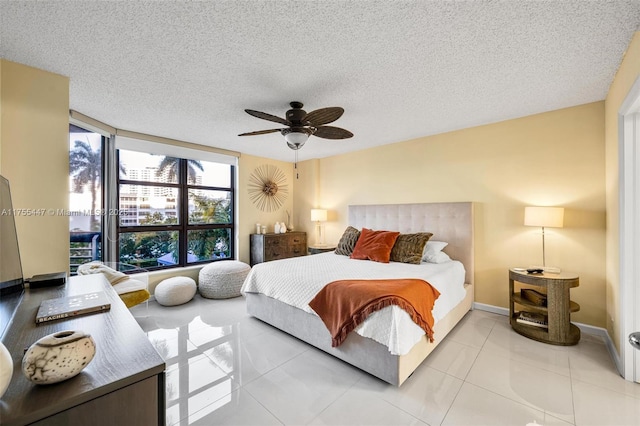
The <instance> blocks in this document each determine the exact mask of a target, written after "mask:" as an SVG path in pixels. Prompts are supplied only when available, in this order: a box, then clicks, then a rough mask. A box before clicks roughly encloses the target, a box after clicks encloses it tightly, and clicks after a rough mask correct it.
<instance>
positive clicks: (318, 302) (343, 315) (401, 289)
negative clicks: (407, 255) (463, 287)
mask: <svg viewBox="0 0 640 426" xmlns="http://www.w3.org/2000/svg"><path fill="white" fill-rule="evenodd" d="M439 296H440V292H438V290H436V289H435V288H434V287H433V286H431V284H429V283H428V282H426V281H424V280H420V279H414V278H406V279H397V280H396V279H390V280H340V281H333V282H331V283H329V284H327V285H326V286H325V287H324V288H323V289H322V290H320V291H319V292H318V294H316V296H315V297H314V298H313V300H311V302H309V306H310V307H311V308H312V309H313V310H314V311H315V312H316V313H317V314H318V316H319V317H320V318H321V319H322V321H323V322H324V324H325V325H326V327H327V329H328V330H329V332H330V333H331V346H333V347H336V346H339V345H340V344H342V342H344V340H345V339H346V338H347V336H348V335H349V333H351V332H352V331H353V330H354V329H355V328H356V327H358V325H360V324H361V323H362V322H364V320H366V319H367V317H368V316H369V315H370V314H372V313H373V312H376V311H378V310H380V309H382V308H385V307H387V306H391V305H396V306H398V307H400V308H402V309H403V310H405V311H406V312H407V313H408V314H409V315H410V316H411V319H412V320H413V321H414V322H415V323H416V324H417V325H418V326H420V327H421V328H422V329H423V330H424V332H425V333H426V335H427V337H428V338H429V341H430V342H433V324H434V319H433V315H432V314H431V311H432V310H433V305H434V304H435V301H436V299H437V298H438V297H439Z"/></svg>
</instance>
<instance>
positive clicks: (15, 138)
mask: <svg viewBox="0 0 640 426" xmlns="http://www.w3.org/2000/svg"><path fill="white" fill-rule="evenodd" d="M0 64H1V68H0V81H1V83H0V84H1V86H0V87H1V89H2V91H1V95H0V97H1V99H0V105H1V118H0V122H1V123H2V124H1V127H0V159H1V162H0V172H1V173H2V175H3V176H5V177H6V178H7V179H9V181H10V184H11V192H12V199H13V207H14V209H44V214H43V215H41V216H24V215H19V216H17V217H16V228H17V231H18V240H19V244H20V252H21V253H20V254H21V257H22V266H23V273H24V276H25V277H31V276H33V275H35V274H40V273H48V272H59V271H67V270H68V269H69V218H68V217H67V216H59V215H55V214H51V213H49V212H48V210H49V209H54V210H56V209H67V208H68V206H69V199H68V191H69V189H68V186H69V118H68V117H69V79H68V78H67V77H64V76H61V75H58V74H52V73H50V72H46V71H42V70H38V69H35V68H31V67H28V66H25V65H21V64H17V63H14V62H9V61H6V60H0Z"/></svg>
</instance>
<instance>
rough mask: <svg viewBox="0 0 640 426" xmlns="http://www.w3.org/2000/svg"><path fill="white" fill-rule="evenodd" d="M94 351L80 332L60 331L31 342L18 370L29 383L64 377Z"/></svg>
mask: <svg viewBox="0 0 640 426" xmlns="http://www.w3.org/2000/svg"><path fill="white" fill-rule="evenodd" d="M95 354H96V343H95V342H94V341H93V338H92V337H91V336H90V335H89V334H87V333H85V332H83V331H78V330H77V331H72V330H69V331H60V332H58V333H53V334H49V335H48V336H44V337H43V338H42V339H40V340H38V341H37V342H35V343H34V344H33V345H31V347H30V348H29V349H28V350H27V352H26V353H25V354H24V357H23V358H22V372H23V373H24V375H25V376H27V379H29V380H31V381H32V382H33V383H37V384H41V385H48V384H51V383H58V382H61V381H63V380H67V379H70V378H72V377H73V376H75V375H77V374H78V373H80V372H81V371H82V369H84V368H85V367H86V366H87V365H88V364H89V363H90V362H91V360H92V359H93V356H94V355H95Z"/></svg>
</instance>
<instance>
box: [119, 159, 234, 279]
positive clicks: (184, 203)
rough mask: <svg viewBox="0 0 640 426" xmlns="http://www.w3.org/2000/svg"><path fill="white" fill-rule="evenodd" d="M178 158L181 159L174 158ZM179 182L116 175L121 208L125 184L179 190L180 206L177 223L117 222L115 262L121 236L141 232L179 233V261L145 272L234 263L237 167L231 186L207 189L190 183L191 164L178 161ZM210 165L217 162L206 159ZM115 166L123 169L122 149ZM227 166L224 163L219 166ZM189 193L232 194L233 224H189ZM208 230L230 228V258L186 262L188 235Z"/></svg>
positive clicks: (232, 170) (151, 267) (231, 219)
mask: <svg viewBox="0 0 640 426" xmlns="http://www.w3.org/2000/svg"><path fill="white" fill-rule="evenodd" d="M173 158H178V157H173ZM178 160H179V164H178V182H177V183H165V182H150V181H140V180H132V179H121V177H120V173H119V172H117V173H116V174H115V176H116V188H115V191H116V196H117V200H118V206H116V208H119V203H120V188H121V186H122V185H137V186H148V187H163V188H176V189H177V191H178V194H177V200H176V203H177V204H178V209H177V210H178V217H179V221H178V222H179V223H178V224H163V225H135V226H122V225H121V224H120V220H119V217H118V220H116V235H117V238H116V241H115V243H114V244H115V253H116V259H118V261H120V235H121V234H123V233H139V232H163V231H169V232H174V231H175V232H178V259H177V260H178V261H177V263H175V264H173V265H156V266H149V267H146V266H145V267H144V269H146V270H150V271H155V270H167V269H175V268H184V267H188V266H196V265H204V264H207V263H211V262H217V261H222V260H235V259H236V247H235V232H236V223H235V222H236V178H235V167H236V166H234V165H233V164H228V166H229V174H230V176H229V187H220V186H208V185H197V184H196V183H192V184H191V183H189V182H188V161H189V160H190V159H187V158H178ZM203 161H207V162H209V163H216V162H215V161H210V160H203ZM115 163H116V165H117V167H118V168H119V167H120V149H116V162H115ZM218 164H225V163H218ZM190 190H207V191H222V192H228V193H229V194H230V197H229V203H230V208H231V214H230V222H228V223H208V224H207V223H205V224H203V223H199V224H189V191H190ZM208 229H228V230H229V231H228V232H229V257H225V258H221V259H207V260H199V261H196V262H187V254H188V242H189V241H188V233H189V231H198V230H208Z"/></svg>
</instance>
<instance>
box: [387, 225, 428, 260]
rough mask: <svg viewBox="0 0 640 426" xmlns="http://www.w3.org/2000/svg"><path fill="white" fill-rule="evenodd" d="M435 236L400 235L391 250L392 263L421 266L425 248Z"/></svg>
mask: <svg viewBox="0 0 640 426" xmlns="http://www.w3.org/2000/svg"><path fill="white" fill-rule="evenodd" d="M432 235H433V234H432V233H431V232H418V233H415V234H400V235H398V239H397V240H396V243H395V244H394V245H393V248H392V249H391V258H390V259H389V260H390V261H391V262H402V263H413V264H415V265H418V264H420V261H421V260H422V252H423V251H424V247H425V245H426V244H427V241H429V238H431V236H432Z"/></svg>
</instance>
